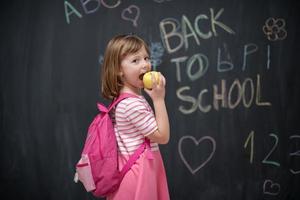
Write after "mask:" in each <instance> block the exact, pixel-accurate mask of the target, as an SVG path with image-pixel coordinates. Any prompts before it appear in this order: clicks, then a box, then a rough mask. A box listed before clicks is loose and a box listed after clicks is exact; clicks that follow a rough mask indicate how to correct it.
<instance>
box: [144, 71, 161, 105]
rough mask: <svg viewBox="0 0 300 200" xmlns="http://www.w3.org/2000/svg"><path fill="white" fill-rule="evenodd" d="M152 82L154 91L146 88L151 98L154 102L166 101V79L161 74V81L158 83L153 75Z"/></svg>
mask: <svg viewBox="0 0 300 200" xmlns="http://www.w3.org/2000/svg"><path fill="white" fill-rule="evenodd" d="M151 81H152V89H146V88H144V90H145V92H146V93H147V94H148V95H149V96H150V98H151V99H152V101H156V100H161V99H164V98H165V95H166V89H165V86H166V79H165V77H164V76H163V75H162V74H161V73H160V72H159V81H156V79H155V77H154V75H153V74H151Z"/></svg>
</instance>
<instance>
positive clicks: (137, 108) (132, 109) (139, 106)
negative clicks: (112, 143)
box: [112, 96, 159, 155]
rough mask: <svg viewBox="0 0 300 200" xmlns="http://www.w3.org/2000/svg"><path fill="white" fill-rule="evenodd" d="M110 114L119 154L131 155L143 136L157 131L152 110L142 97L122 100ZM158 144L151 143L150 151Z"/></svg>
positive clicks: (155, 149) (142, 139) (141, 141)
mask: <svg viewBox="0 0 300 200" xmlns="http://www.w3.org/2000/svg"><path fill="white" fill-rule="evenodd" d="M114 111H115V112H113V113H112V119H113V122H114V124H115V126H114V127H115V134H116V138H117V142H118V149H119V151H120V152H121V154H124V155H131V154H133V153H134V151H135V150H136V149H137V148H138V147H139V146H140V145H141V144H142V143H143V141H144V138H145V136H148V135H149V134H151V133H153V132H154V131H155V130H157V128H158V127H157V123H156V121H155V116H154V113H153V111H152V108H151V107H150V105H149V104H148V102H147V101H146V99H145V98H144V97H143V96H137V97H129V98H126V99H124V100H122V101H121V102H120V103H119V104H118V105H117V106H116V108H115V110H114ZM158 149H159V148H158V144H157V143H155V142H151V150H152V151H157V150H158Z"/></svg>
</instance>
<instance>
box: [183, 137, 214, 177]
mask: <svg viewBox="0 0 300 200" xmlns="http://www.w3.org/2000/svg"><path fill="white" fill-rule="evenodd" d="M185 140H192V141H193V143H194V144H195V145H196V146H199V145H200V144H201V143H202V142H205V141H208V142H210V143H211V145H212V150H211V153H210V154H209V156H208V157H207V158H206V160H205V161H204V162H203V163H201V164H200V165H198V166H197V167H196V168H195V169H193V168H192V167H191V165H190V164H189V163H188V162H187V160H186V157H185V156H184V155H183V153H182V148H183V144H182V143H183V141H185ZM215 151H216V141H215V140H214V138H212V137H210V136H204V137H201V138H200V139H199V140H197V139H196V138H194V137H193V136H189V135H186V136H183V137H182V138H180V140H179V142H178V152H179V155H180V158H181V160H182V161H183V163H184V164H185V166H186V167H187V168H188V170H189V171H190V172H191V173H192V174H195V173H196V172H197V171H199V170H200V169H201V168H202V167H204V166H205V165H206V164H207V163H208V162H209V161H210V160H211V159H212V157H213V155H214V153H215Z"/></svg>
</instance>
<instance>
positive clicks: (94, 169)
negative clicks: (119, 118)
mask: <svg viewBox="0 0 300 200" xmlns="http://www.w3.org/2000/svg"><path fill="white" fill-rule="evenodd" d="M132 96H134V95H131V94H127V93H123V94H121V95H120V96H119V97H118V98H117V99H116V100H114V101H113V102H112V103H111V104H110V106H109V107H108V108H106V107H105V106H104V105H102V104H98V109H99V111H100V113H99V114H98V115H97V116H96V117H95V118H94V120H93V122H92V123H91V125H90V126H89V129H88V134H87V138H86V141H85V144H84V148H83V151H82V153H81V159H80V160H79V161H78V163H77V165H76V174H75V179H74V180H75V182H77V180H78V179H79V180H80V181H81V182H82V183H83V185H84V187H85V189H86V190H87V191H88V192H90V191H91V192H92V193H93V195H94V196H96V197H104V196H107V195H108V194H110V193H112V192H114V191H116V190H117V189H118V187H119V185H120V183H121V181H122V179H123V177H124V176H125V174H126V172H127V171H128V170H130V168H131V166H132V165H133V164H134V163H135V161H136V160H137V159H138V158H139V156H140V155H141V154H142V153H143V152H144V150H145V148H149V147H150V141H149V140H148V139H145V142H144V143H142V144H141V146H140V147H139V148H138V149H137V150H136V151H135V153H134V154H133V155H132V156H131V157H130V158H129V160H128V162H127V163H126V164H125V165H124V167H123V168H122V170H121V171H119V169H118V149H117V141H116V136H115V132H114V127H113V123H112V120H111V118H110V115H109V112H110V110H111V109H112V108H113V107H115V106H116V105H117V104H118V103H119V102H120V101H122V100H123V99H125V98H128V97H132Z"/></svg>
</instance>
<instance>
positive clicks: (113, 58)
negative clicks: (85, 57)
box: [101, 35, 150, 99]
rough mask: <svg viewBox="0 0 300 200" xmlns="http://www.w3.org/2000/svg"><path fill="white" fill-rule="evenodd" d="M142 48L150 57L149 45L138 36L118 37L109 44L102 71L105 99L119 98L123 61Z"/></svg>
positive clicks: (102, 86) (102, 90)
mask: <svg viewBox="0 0 300 200" xmlns="http://www.w3.org/2000/svg"><path fill="white" fill-rule="evenodd" d="M142 47H145V49H146V51H147V53H148V54H149V55H150V51H149V48H148V46H147V44H146V43H145V42H144V41H143V40H142V39H141V38H139V37H138V36H136V35H118V36H115V37H113V38H112V39H111V40H110V41H109V42H108V44H107V47H106V50H105V54H104V60H103V64H102V70H101V93H102V96H103V97H104V98H106V99H113V98H115V97H117V96H119V94H120V90H121V89H122V87H123V82H122V79H121V76H120V71H121V61H122V59H123V58H124V57H125V56H127V55H129V54H133V53H136V52H138V51H139V50H140V49H141V48H142Z"/></svg>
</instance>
